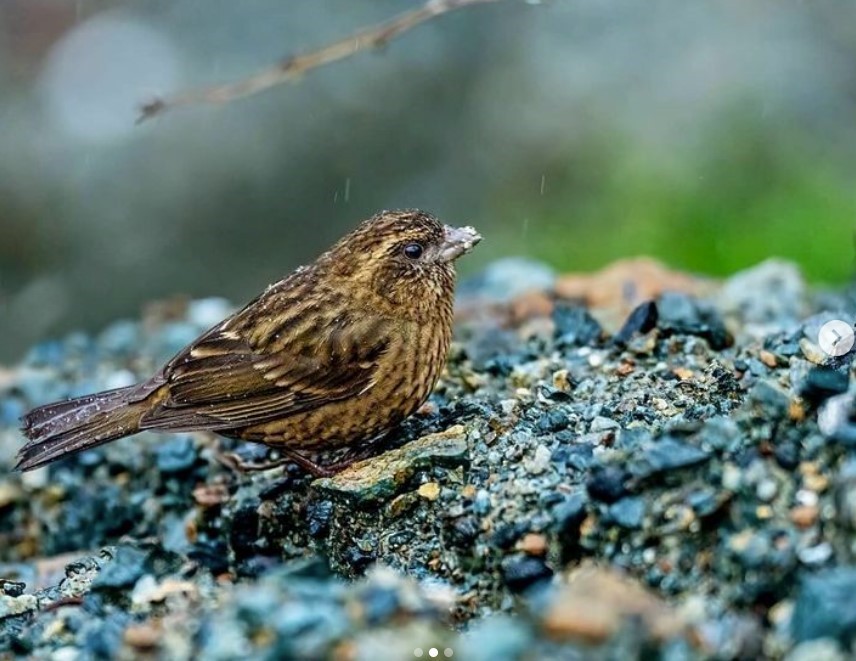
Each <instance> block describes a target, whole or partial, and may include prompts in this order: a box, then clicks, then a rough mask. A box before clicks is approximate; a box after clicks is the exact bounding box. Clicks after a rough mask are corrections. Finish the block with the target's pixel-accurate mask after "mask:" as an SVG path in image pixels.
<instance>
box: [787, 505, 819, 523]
mask: <svg viewBox="0 0 856 661" xmlns="http://www.w3.org/2000/svg"><path fill="white" fill-rule="evenodd" d="M818 514H819V510H818V508H817V505H798V506H797V507H794V508H793V509H791V512H790V518H791V521H793V522H794V525H796V526H797V527H798V528H810V527H811V526H813V525H814V524H815V523H816V522H817V516H818Z"/></svg>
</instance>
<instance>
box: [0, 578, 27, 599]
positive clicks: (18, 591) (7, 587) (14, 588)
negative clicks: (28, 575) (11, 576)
mask: <svg viewBox="0 0 856 661" xmlns="http://www.w3.org/2000/svg"><path fill="white" fill-rule="evenodd" d="M26 587H27V584H26V583H22V582H21V581H9V580H6V579H5V578H0V592H3V594H5V595H6V596H7V597H20V596H21V595H22V594H24V589H25V588H26Z"/></svg>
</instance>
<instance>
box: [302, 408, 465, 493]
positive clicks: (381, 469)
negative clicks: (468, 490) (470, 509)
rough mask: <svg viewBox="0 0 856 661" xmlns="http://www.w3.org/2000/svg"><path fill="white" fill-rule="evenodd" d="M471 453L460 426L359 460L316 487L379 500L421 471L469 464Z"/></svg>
mask: <svg viewBox="0 0 856 661" xmlns="http://www.w3.org/2000/svg"><path fill="white" fill-rule="evenodd" d="M468 452H469V448H468V445H467V440H466V437H465V429H464V427H463V425H456V426H454V427H450V428H449V429H447V430H446V431H443V432H439V433H436V434H429V435H427V436H423V437H422V438H420V439H417V440H415V441H412V442H410V443H408V444H407V445H404V446H402V447H400V448H396V449H395V450H390V451H389V452H386V453H384V454H382V455H380V456H378V457H372V458H370V459H366V460H365V461H359V462H357V463H355V464H353V465H351V466H349V467H348V468H346V469H345V470H343V471H342V472H341V473H338V474H337V475H334V476H333V477H329V478H321V479H318V480H315V481H314V482H313V483H312V486H313V488H315V489H318V490H319V491H321V492H323V493H327V494H330V495H331V496H339V497H346V498H348V499H351V500H354V501H356V502H357V503H359V504H369V503H375V502H377V501H379V500H388V499H389V498H391V497H393V496H394V495H395V494H396V493H398V492H399V491H400V490H401V489H402V488H403V487H404V485H405V484H406V482H407V481H408V480H409V479H410V478H411V477H412V476H413V475H415V474H416V472H417V471H419V470H425V469H428V468H433V467H434V466H442V467H445V468H456V467H458V466H461V465H466V464H467V463H468V458H467V456H468Z"/></svg>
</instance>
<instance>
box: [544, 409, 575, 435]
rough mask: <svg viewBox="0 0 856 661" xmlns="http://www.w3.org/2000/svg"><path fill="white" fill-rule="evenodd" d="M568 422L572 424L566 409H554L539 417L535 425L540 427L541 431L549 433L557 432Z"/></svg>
mask: <svg viewBox="0 0 856 661" xmlns="http://www.w3.org/2000/svg"><path fill="white" fill-rule="evenodd" d="M568 424H570V420H569V419H568V416H567V414H566V413H565V412H564V411H557V410H553V411H549V412H547V413H545V414H544V415H542V416H541V417H540V418H538V422H537V423H536V424H535V427H536V428H537V429H538V432H539V433H541V434H548V433H550V432H557V431H560V430H562V429H565V428H566V427H567V426H568Z"/></svg>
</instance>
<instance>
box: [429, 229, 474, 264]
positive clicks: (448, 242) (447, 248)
mask: <svg viewBox="0 0 856 661" xmlns="http://www.w3.org/2000/svg"><path fill="white" fill-rule="evenodd" d="M443 231H444V234H445V236H444V237H443V245H442V246H441V247H440V254H439V261H441V262H451V261H453V260H456V259H457V258H458V257H460V256H461V255H465V254H466V253H468V252H469V251H470V250H472V249H473V247H474V246H475V245H476V244H477V243H478V242H479V241H481V240H482V238H481V234H479V233H478V232H476V231H475V229H474V228H472V227H449V226H448V225H444V226H443Z"/></svg>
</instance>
